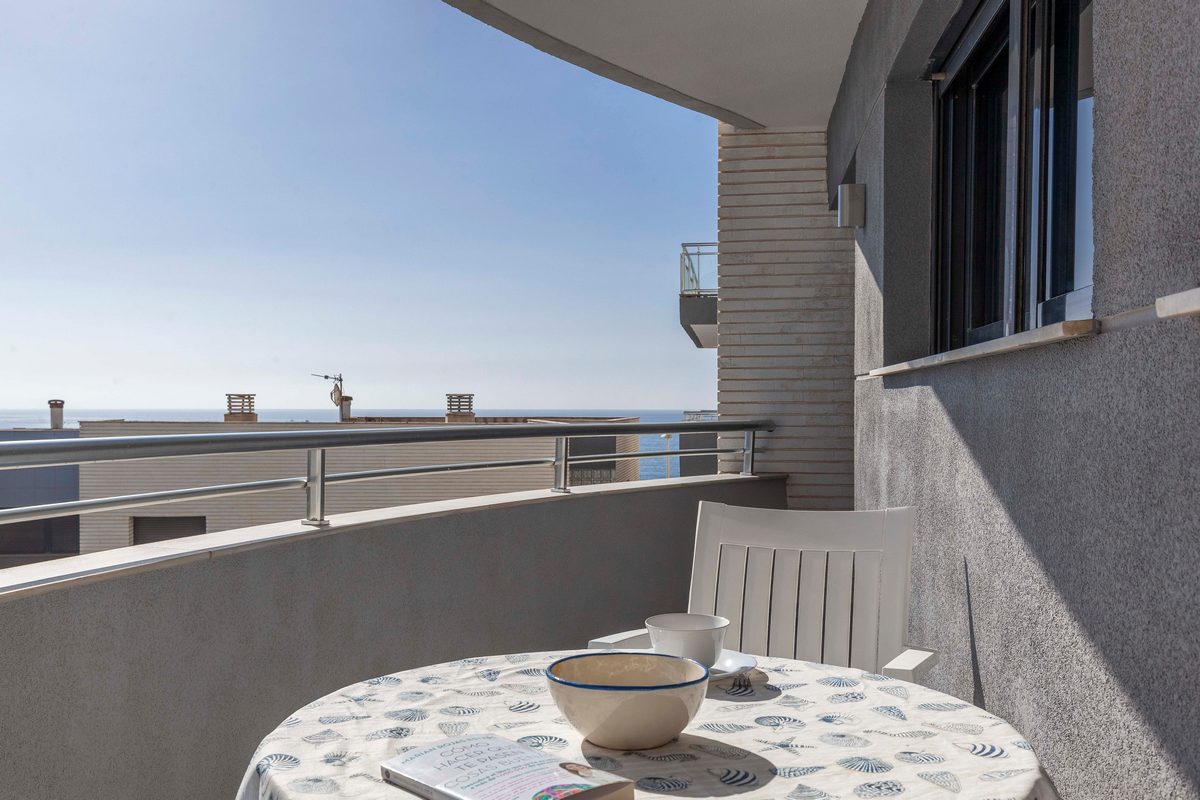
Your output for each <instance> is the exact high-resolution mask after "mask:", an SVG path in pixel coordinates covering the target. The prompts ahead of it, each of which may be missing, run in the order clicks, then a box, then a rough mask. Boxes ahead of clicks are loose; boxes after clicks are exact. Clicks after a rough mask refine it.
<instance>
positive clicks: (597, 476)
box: [21, 395, 639, 553]
mask: <svg viewBox="0 0 1200 800" xmlns="http://www.w3.org/2000/svg"><path fill="white" fill-rule="evenodd" d="M447 399H448V406H447V413H446V415H445V416H442V417H354V416H352V413H351V407H350V401H351V400H352V398H349V397H344V398H341V403H340V405H341V409H342V418H343V420H344V421H342V422H258V421H257V414H256V412H255V410H254V402H253V395H230V396H229V397H228V402H227V413H226V419H227V420H228V421H226V422H170V421H144V422H141V421H133V420H128V421H127V420H85V421H81V422H80V432H79V435H81V436H82V437H84V438H91V437H96V436H151V435H163V434H179V433H218V432H219V433H230V432H234V431H283V430H329V429H334V428H344V427H355V428H395V427H399V426H410V425H411V426H413V427H431V426H437V425H462V424H514V423H523V422H547V423H557V424H562V425H563V426H564V427H565V426H569V425H570V424H571V423H574V422H636V421H637V418H636V417H620V418H599V417H549V418H546V417H542V418H532V417H483V416H475V413H474V410H473V403H472V400H471V395H448V396H447ZM570 447H571V454H572V455H602V454H607V453H617V452H635V451H636V450H637V449H638V437H636V436H621V437H611V436H600V437H589V438H587V439H577V440H575V441H573V442H571V445H570ZM553 455H554V440H553V439H522V440H491V441H475V442H470V441H467V442H437V443H429V444H403V445H382V446H376V447H352V448H338V449H332V450H329V451H328V455H327V466H326V469H327V472H328V473H329V474H333V473H337V472H351V471H358V470H368V469H382V468H385V467H401V466H430V465H437V464H454V463H462V462H467V461H492V460H507V459H521V458H529V457H538V456H553ZM305 470H306V464H305V454H304V452H303V451H283V452H270V453H247V454H238V455H223V456H197V457H194V458H180V459H147V460H142V461H111V462H100V463H91V464H83V465H81V466H79V467H78V475H79V483H78V485H79V495H80V497H82V498H83V499H85V500H86V499H89V498H96V497H111V496H114V495H126V494H135V493H138V492H149V491H162V490H166V489H177V488H185V487H194V486H211V485H216V484H226V483H240V482H243V481H254V480H262V479H267V478H283V477H291V476H298V475H303V474H304V473H305ZM21 472H24V470H22V471H21ZM638 474H639V470H638V460H637V459H632V458H630V459H620V460H614V461H606V462H598V463H589V464H575V465H572V467H571V483H572V484H574V485H584V484H590V483H609V482H614V481H634V480H637V479H638ZM552 482H553V470H552V467H550V466H549V465H546V466H531V467H515V468H511V469H493V470H480V471H470V472H453V473H444V474H429V475H412V476H407V477H400V478H389V479H384V480H372V481H362V482H355V483H345V484H331V485H330V486H329V487H328V489H327V501H326V502H327V508H328V513H332V514H337V513H341V512H346V511H359V510H364V509H371V508H384V507H387V506H397V505H407V504H409V503H423V502H428V501H433V500H448V499H452V498H458V497H472V496H475V495H487V494H499V493H502V492H515V491H522V490H526V489H544V488H546V487H548V486H550V485H551V483H552ZM303 515H304V492H303V490H300V489H293V490H285V491H276V492H264V493H261V494H247V495H237V496H233V497H219V498H212V499H206V500H193V501H189V502H185V503H172V504H169V505H158V506H148V507H145V508H133V509H126V510H122V511H107V512H100V513H96V514H86V515H84V516H83V517H82V518H81V522H80V523H79V528H78V539H79V551H80V552H84V553H90V552H95V551H98V550H108V549H111V548H114V547H125V546H127V545H131V544H146V543H149V542H156V541H162V540H164V539H174V538H178V537H180V536H189V535H193V534H198V533H211V532H214V531H221V530H227V529H230V528H241V527H245V526H247V525H258V524H262V523H267V522H280V521H283V520H289V519H298V518H300V517H302V516H303Z"/></svg>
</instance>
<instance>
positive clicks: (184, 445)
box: [0, 420, 773, 525]
mask: <svg viewBox="0 0 1200 800" xmlns="http://www.w3.org/2000/svg"><path fill="white" fill-rule="evenodd" d="M772 427H773V425H772V423H771V422H770V421H768V420H706V421H703V422H593V423H586V422H585V423H568V424H555V423H521V424H513V425H442V426H438V427H430V428H411V427H410V428H375V429H370V430H356V431H347V430H316V431H264V432H238V433H185V434H170V435H161V436H106V437H97V438H94V439H40V440H32V441H28V440H27V441H18V442H0V470H3V469H25V468H30V467H48V466H62V465H67V464H93V463H99V462H107V461H129V460H136V459H146V458H179V457H188V456H201V455H223V454H233V453H256V452H269V451H279V450H305V451H307V455H308V458H307V460H308V470H307V473H308V474H307V475H305V476H303V477H294V478H273V479H268V480H260V481H247V482H244V483H230V484H220V485H217V486H201V487H195V488H188V489H169V490H166V491H160V492H144V493H141V494H132V495H122V496H119V497H105V498H95V499H90V500H72V501H69V502H64V503H49V504H45V505H37V506H23V507H19V508H9V509H3V510H0V524H6V523H14V522H28V521H32V520H38V519H49V518H51V517H60V516H66V515H71V514H93V513H96V512H99V511H113V510H117V509H122V508H137V507H141V506H149V505H159V504H163V503H179V502H184V501H187V500H197V499H202V498H210V497H226V496H231V495H238V494H252V493H256V492H272V491H280V490H284V489H299V488H303V489H304V490H305V493H306V501H307V503H306V505H307V517H306V518H305V519H304V520H303V522H304V523H305V524H308V525H327V524H328V521H327V520H326V519H325V486H326V484H329V483H349V482H354V481H367V480H380V479H384V478H395V477H402V476H405V475H425V474H431V473H439V472H465V471H471V470H483V469H510V468H513V467H525V466H542V465H553V466H554V486H553V489H554V491H557V492H568V491H570V469H569V467H570V465H571V464H575V463H581V464H582V463H595V462H597V461H612V460H617V459H624V458H662V457H663V456H667V457H674V456H684V457H688V456H699V455H713V454H718V453H720V454H725V453H738V454H741V456H742V474H745V475H752V474H753V473H754V435H755V433H756V432H757V431H769V430H771V429H772ZM567 430H569V431H570V433H567ZM730 432H740V433H742V434H743V435H744V441H743V445H742V447H740V448H724V449H713V448H709V449H688V450H671V451H649V452H640V451H639V452H636V453H612V454H608V455H605V456H596V455H587V456H582V455H581V456H575V457H572V456H571V455H570V452H569V447H568V440H570V439H573V438H586V437H591V436H621V435H630V434H654V433H730ZM540 438H553V439H554V440H555V448H554V451H555V455H554V457H553V458H549V457H543V458H526V459H510V460H505V461H472V462H464V463H460V464H436V465H427V466H415V467H394V468H389V469H373V470H360V471H357V472H343V473H336V474H332V475H327V474H326V473H325V451H326V450H328V449H335V448H340V447H367V446H376V445H387V444H413V443H425V442H462V441H486V440H496V439H540Z"/></svg>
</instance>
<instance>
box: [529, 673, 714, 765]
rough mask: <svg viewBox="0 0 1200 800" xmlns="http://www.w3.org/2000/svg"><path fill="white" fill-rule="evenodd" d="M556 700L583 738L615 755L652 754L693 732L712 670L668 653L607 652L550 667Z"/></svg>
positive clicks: (553, 693)
mask: <svg viewBox="0 0 1200 800" xmlns="http://www.w3.org/2000/svg"><path fill="white" fill-rule="evenodd" d="M546 680H547V681H548V682H549V684H550V695H551V697H553V698H554V703H555V704H556V705H557V706H558V708H559V710H560V711H562V713H563V716H564V717H566V718H567V721H568V722H570V723H571V725H572V726H573V727H574V728H575V730H577V731H579V732H580V733H581V734H582V735H583V738H585V739H587V740H588V741H589V742H591V743H592V744H594V745H596V746H598V747H605V748H608V749H610V750H647V749H650V748H653V747H661V746H662V745H665V744H667V743H669V742H670V741H671V740H673V739H674V738H675V737H676V736H678V735H679V733H680V731H682V730H683V729H684V728H686V727H687V725H688V723H689V722H691V721H692V718H693V717H695V716H696V712H697V711H699V710H700V703H701V702H703V700H704V694H705V692H706V691H707V690H708V667H706V666H704V665H703V664H701V663H700V662H698V661H694V660H692V659H690V658H682V657H680V656H671V655H665V654H663V653H623V652H620V651H611V650H610V651H604V652H596V653H580V654H579V655H573V656H567V657H566V658H560V659H559V660H557V661H555V662H554V663H553V664H551V665H550V666H548V667H546Z"/></svg>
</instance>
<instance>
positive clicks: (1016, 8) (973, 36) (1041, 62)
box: [929, 0, 1092, 352]
mask: <svg viewBox="0 0 1200 800" xmlns="http://www.w3.org/2000/svg"><path fill="white" fill-rule="evenodd" d="M1091 2H1092V0H976V2H975V3H973V4H969V5H970V8H966V7H964V8H963V9H961V10H960V12H959V13H958V14H956V15H955V17H954V19H953V20H952V22H951V25H950V27H949V28H948V29H947V31H946V33H945V34H944V35H943V37H942V40H941V41H939V43H938V46H937V47H936V48H935V50H934V53H935V56H934V57H933V58H931V60H930V70H929V76H930V77H934V78H935V79H936V80H937V81H938V83H937V84H936V91H935V92H934V97H935V102H934V108H933V112H934V116H933V130H934V175H933V178H934V187H933V203H934V208H933V212H934V213H933V252H932V271H933V280H932V281H931V289H932V292H931V294H932V297H931V303H932V308H933V310H934V315H933V317H934V318H933V325H932V326H931V340H932V341H931V347H932V351H933V352H945V351H948V350H953V349H957V348H959V347H963V346H966V345H970V344H976V343H979V342H983V341H988V340H990V339H994V338H998V337H1000V336H1007V335H1010V334H1013V333H1017V332H1019V331H1023V330H1029V329H1032V328H1036V327H1039V326H1042V325H1048V324H1052V323H1054V322H1060V321H1062V320H1065V319H1087V318H1091V316H1092V302H1091V300H1092V297H1091V295H1092V289H1091V274H1092V262H1091V257H1092V256H1091V254H1092V246H1091V244H1092V243H1091V237H1092V224H1091V216H1090V208H1091V197H1090V191H1091V183H1090V181H1091V162H1090V157H1091V128H1090V124H1091V100H1090V97H1091V93H1090V90H1091V81H1090V73H1089V74H1088V76H1085V78H1084V80H1085V81H1086V86H1084V85H1082V84H1081V83H1080V77H1079V70H1080V69H1081V68H1083V67H1084V62H1086V68H1087V69H1088V70H1090V46H1091V40H1090V37H1091V33H1090V30H1085V29H1084V26H1085V25H1090V4H1091ZM1085 9H1087V15H1086V16H1084V11H1085ZM1081 32H1082V33H1081ZM1084 34H1086V36H1087V39H1086V40H1084V39H1082V38H1081V37H1082V36H1083V35H1084ZM1081 47H1086V48H1088V50H1087V52H1086V53H1085V54H1084V56H1083V58H1082V59H1081V58H1080V56H1079V53H1080V48H1081ZM1005 48H1006V50H1007V61H1008V63H1007V70H1006V71H1007V88H1006V97H1005V103H1006V106H1007V110H1006V114H1005V120H1004V122H1005V130H1004V131H1003V134H1002V135H1001V134H1000V132H999V130H998V128H996V127H995V123H996V121H995V120H994V119H990V118H988V116H987V112H988V111H989V110H988V109H985V110H984V113H982V114H981V113H979V111H980V107H979V105H978V104H977V103H976V102H975V100H976V95H975V94H973V92H974V90H975V86H976V83H977V82H978V80H979V78H980V76H981V75H983V74H984V72H985V71H986V70H985V68H986V66H987V65H988V63H989V62H991V60H992V59H994V58H995V56H996V55H997V54H998V53H999V52H1002V51H1004V49H1005ZM939 73H940V74H939ZM990 77H992V78H994V77H995V76H994V75H992V76H990ZM995 89H996V87H994V86H993V87H992V90H993V96H994V93H995ZM1085 101H1086V106H1085ZM964 107H965V111H964ZM990 111H991V112H992V113H993V114H994V111H995V109H994V108H992V109H990ZM1085 112H1086V115H1087V117H1086V121H1087V126H1088V127H1087V130H1086V141H1083V140H1080V139H1079V136H1078V134H1077V130H1076V121H1077V119H1079V120H1082V119H1083V118H1084V117H1083V115H1084V114H1085ZM981 120H982V123H983V124H979V123H980V122H981ZM988 123H990V124H988ZM964 125H966V126H968V127H966V128H964V127H963V126H964ZM977 125H978V127H970V126H977ZM989 148H990V149H989ZM976 149H981V150H982V151H984V152H986V153H989V154H990V157H989V159H988V160H986V161H985V160H981V159H980V158H979V157H978V155H977V154H976V153H975V152H974V151H975V150H976ZM1081 162H1082V163H1081ZM989 163H991V165H992V166H994V164H995V163H1003V169H1004V176H1003V180H1002V181H1000V182H997V180H996V176H995V175H994V174H992V173H991V172H989V169H988V164H989ZM1085 165H1086V166H1085ZM1056 180H1057V181H1059V183H1060V189H1059V190H1057V191H1056V190H1055V187H1054V181H1056ZM975 181H978V183H979V184H980V185H982V186H984V188H985V189H990V190H991V195H990V197H989V195H988V194H987V193H986V192H984V193H982V194H981V193H980V192H979V191H978V189H977V187H976V186H975V184H974V183H973V182H975ZM1081 181H1083V182H1082V183H1081ZM1062 187H1065V189H1063V188H1062ZM1077 193H1078V195H1079V197H1084V196H1086V199H1087V203H1086V206H1085V207H1084V209H1083V210H1077V208H1076V203H1077ZM1001 196H1002V198H1003V220H1004V222H1003V230H1002V231H997V230H996V226H995V221H996V220H997V219H998V217H997V216H996V209H995V207H994V205H993V204H992V203H993V202H994V201H996V200H998V199H999V198H1000V197H1001ZM981 219H986V220H988V221H989V222H990V223H991V225H990V227H987V228H981V227H980V225H979V221H980V220H981ZM980 231H983V233H984V234H985V236H984V238H985V241H984V242H983V243H982V244H981V243H980V242H979V241H976V240H975V238H973V237H978V236H979V234H980ZM1083 236H1086V248H1085V250H1084V251H1082V252H1081V254H1080V255H1078V256H1077V255H1076V252H1075V249H1074V247H1073V245H1074V242H1075V241H1076V240H1077V239H1080V237H1083ZM998 247H999V248H1002V249H1001V251H1000V255H999V259H997V253H996V250H995V248H998ZM998 262H1002V264H1003V266H1002V267H1001V266H1000V263H998ZM981 276H982V278H983V281H981V282H980V283H978V284H974V285H973V284H972V281H973V280H978V279H979V278H980V277H981ZM981 286H982V288H983V290H984V292H985V294H983V295H981V294H980V292H979V291H977V289H979V288H980V287H981ZM997 286H1001V287H1002V292H1003V297H1002V298H1001V299H1000V300H999V301H997V299H996V297H995V296H994V292H995V290H996V287H997ZM980 309H986V313H984V315H983V316H984V319H983V320H982V324H981V321H980V320H978V319H976V318H975V317H978V316H979V315H980ZM1001 309H1002V311H1001Z"/></svg>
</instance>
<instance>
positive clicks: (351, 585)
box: [0, 477, 785, 800]
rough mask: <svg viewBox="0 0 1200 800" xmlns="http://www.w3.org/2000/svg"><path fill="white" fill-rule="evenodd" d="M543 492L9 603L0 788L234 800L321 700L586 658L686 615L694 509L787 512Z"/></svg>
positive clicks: (753, 491) (767, 494)
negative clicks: (393, 681)
mask: <svg viewBox="0 0 1200 800" xmlns="http://www.w3.org/2000/svg"><path fill="white" fill-rule="evenodd" d="M530 494H537V495H538V496H537V497H534V498H532V499H525V500H523V501H521V502H520V504H517V505H509V506H506V507H494V506H489V505H488V502H487V501H464V502H482V503H483V505H482V507H479V508H476V509H475V510H469V511H458V512H454V513H443V514H440V515H438V516H432V517H425V518H418V519H412V520H402V521H396V517H397V516H402V515H404V514H419V513H420V508H419V507H417V506H408V507H405V508H404V509H393V510H391V511H390V512H359V514H357V515H353V514H352V515H346V516H345V517H344V518H342V519H337V518H335V519H334V528H333V529H332V531H331V532H330V533H329V534H328V535H321V536H318V537H316V538H303V539H299V540H297V539H291V540H286V541H282V542H275V543H267V544H264V545H263V546H260V547H258V548H257V549H251V550H240V551H237V552H232V553H228V554H221V553H220V552H219V551H218V552H216V553H215V554H214V557H211V558H207V557H203V555H201V556H198V557H197V558H196V560H188V561H183V562H176V563H173V564H171V565H166V566H160V567H158V568H155V569H150V570H149V571H141V572H133V573H124V574H120V575H112V576H108V577H105V578H101V579H99V580H87V579H82V580H75V581H69V582H67V583H64V584H59V585H56V586H51V587H49V588H48V589H46V590H45V591H43V592H42V593H39V594H34V595H32V596H25V597H19V598H16V599H5V598H3V597H0V642H3V647H0V707H2V708H3V712H2V713H0V742H3V752H2V754H0V797H2V798H5V800H8V798H13V799H14V800H15V799H16V798H29V799H30V800H33V798H37V799H38V800H41V799H42V798H46V800H50V799H51V798H54V799H56V800H57V799H58V798H64V799H65V798H84V797H89V798H91V797H94V798H122V800H160V799H161V798H168V797H169V798H175V799H176V800H190V798H196V800H211V799H212V798H222V797H232V796H233V795H234V792H235V790H236V789H237V785H238V781H239V780H240V778H241V775H242V772H243V771H244V770H245V768H246V765H247V764H248V763H249V762H250V758H251V755H252V754H253V752H254V748H255V746H256V745H257V744H258V742H259V740H260V739H261V738H262V737H263V736H264V735H265V734H266V733H268V732H269V731H270V730H271V729H273V728H274V727H275V726H276V725H278V724H279V722H280V721H281V720H283V719H284V718H286V717H287V715H288V714H289V713H291V712H292V711H293V710H295V709H297V708H299V707H300V706H302V705H304V704H305V703H307V702H309V701H310V700H314V699H316V698H317V697H320V696H322V695H324V694H327V693H329V692H331V691H334V690H336V689H338V688H339V687H342V686H345V685H346V684H349V683H353V682H355V681H359V680H362V679H364V678H367V677H371V676H374V675H380V674H384V673H387V672H393V671H395V670H400V669H408V668H412V667H417V666H420V665H422V664H431V663H437V662H441V661H447V660H452V659H455V658H462V657H466V656H470V655H483V654H492V653H511V652H520V651H523V650H540V649H557V648H570V647H583V646H586V643H587V640H588V639H589V638H591V637H593V636H598V635H603V634H606V633H613V632H616V631H621V630H628V629H630V628H634V627H638V626H640V624H641V622H642V620H643V619H645V618H646V617H647V616H649V615H651V614H654V613H658V612H661V611H664V610H671V609H676V610H682V609H684V608H686V606H687V592H688V578H689V575H690V572H691V563H692V549H693V541H694V532H695V524H696V507H697V504H698V502H699V501H700V500H716V501H719V502H725V503H734V504H739V505H748V506H762V507H768V508H780V507H782V506H783V505H784V502H785V498H784V487H783V481H782V480H778V479H769V478H749V479H745V478H728V477H727V478H709V479H704V478H692V479H687V480H677V481H673V482H665V481H662V482H657V481H656V482H647V483H643V484H638V485H636V486H634V487H612V486H605V487H589V488H587V489H583V490H580V491H579V492H578V493H575V494H571V495H554V494H552V493H551V492H549V491H545V492H541V493H530ZM508 497H510V498H511V496H508ZM490 502H493V503H495V502H500V501H497V500H493V501H490ZM508 502H510V503H511V502H514V501H513V500H511V499H510V500H509V501H508ZM389 517H390V519H389ZM355 519H358V520H362V519H372V520H376V521H373V522H367V523H363V522H361V521H360V522H359V523H357V524H355V523H354V520H355ZM288 525H294V523H280V524H278V525H275V526H269V527H268V528H265V529H246V530H244V531H240V532H227V533H213V534H205V535H201V536H197V537H193V538H192V539H190V540H188V541H187V542H184V543H178V542H177V543H167V545H164V546H170V547H179V548H187V547H195V548H202V547H208V546H213V547H215V546H216V544H217V543H218V542H222V541H225V539H227V538H229V537H230V536H231V535H234V534H236V535H239V536H243V537H247V538H248V537H251V536H263V535H266V533H267V532H274V533H276V534H283V533H290V532H291V531H288V530H287V529H286V528H287V526H288ZM339 526H346V527H345V528H344V529H339ZM256 530H257V531H258V532H257V533H256V532H255V531H256ZM297 531H299V532H304V533H308V534H312V529H303V528H297ZM206 542H207V543H212V544H206ZM154 549H155V548H154V546H152V545H148V546H143V547H133V548H128V549H127V550H124V551H120V553H121V554H125V555H128V557H130V558H134V557H135V554H136V553H137V552H138V551H142V552H146V553H148V552H151V551H153V550H154ZM108 556H110V554H97V555H95V556H78V557H76V558H75V559H64V560H62V561H57V562H53V564H52V565H40V564H39V565H35V566H34V567H18V568H16V569H14V570H9V571H7V574H8V575H12V574H14V573H16V572H17V571H18V570H24V571H25V572H26V573H29V572H30V571H32V570H45V569H69V568H70V567H71V562H73V561H76V560H83V561H87V560H88V559H92V560H94V559H97V558H101V557H108Z"/></svg>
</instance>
